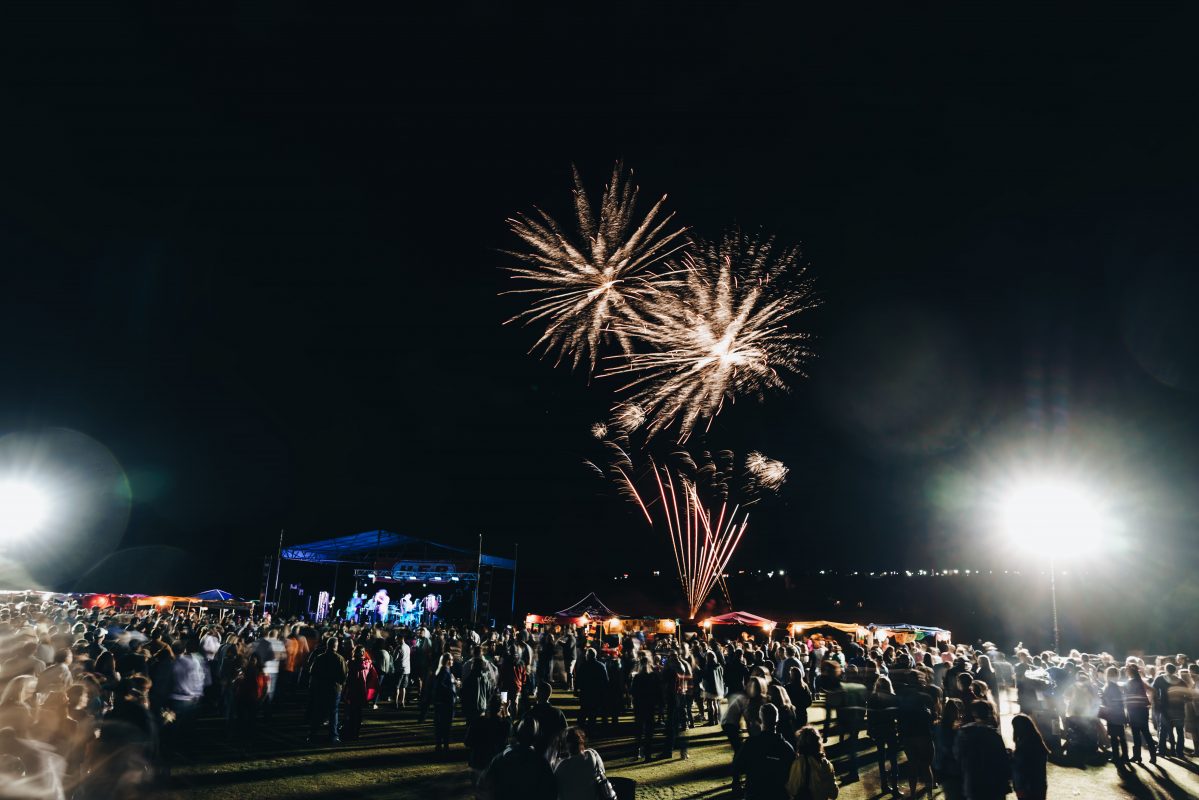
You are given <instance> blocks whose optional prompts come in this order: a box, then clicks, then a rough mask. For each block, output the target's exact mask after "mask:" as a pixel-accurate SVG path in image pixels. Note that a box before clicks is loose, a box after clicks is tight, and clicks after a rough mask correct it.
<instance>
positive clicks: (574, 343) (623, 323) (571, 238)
mask: <svg viewBox="0 0 1199 800" xmlns="http://www.w3.org/2000/svg"><path fill="white" fill-rule="evenodd" d="M630 177H631V173H630V174H629V175H626V174H625V171H624V167H623V165H622V164H621V163H620V162H617V163H616V166H615V168H614V169H613V171H612V179H611V181H610V182H609V183H608V185H607V186H606V187H605V188H604V194H603V197H602V199H601V200H600V207H599V214H598V216H597V215H596V214H595V212H594V211H593V210H592V207H591V201H590V200H589V199H588V197H587V192H586V190H585V189H584V188H583V181H582V178H580V177H579V173H578V170H574V184H575V188H574V200H575V216H576V223H577V226H578V230H577V231H574V232H572V233H570V234H568V233H567V232H566V230H565V229H564V228H563V226H562V225H559V224H558V222H556V221H555V220H554V219H553V218H552V217H550V216H549V215H548V214H546V213H545V212H544V211H542V210H540V209H537V211H536V214H534V215H528V214H518V215H517V216H515V217H513V218H511V219H509V220H508V227H509V229H511V231H512V232H513V233H514V234H516V235H517V236H518V237H519V238H520V239H521V241H522V242H524V244H525V246H526V247H525V249H523V250H505V251H504V252H505V253H506V254H507V255H509V256H512V257H513V258H515V259H517V261H519V262H520V265H518V266H511V267H507V268H506V269H507V270H508V272H509V273H510V274H511V277H512V278H513V279H515V280H518V281H523V282H525V284H526V286H527V288H521V289H513V290H511V291H510V292H505V294H531V295H533V305H532V306H531V307H530V308H528V309H526V310H524V311H522V312H520V313H519V314H517V315H516V316H514V317H512V318H511V319H509V320H508V322H514V321H517V320H520V321H522V322H524V323H525V324H532V323H535V322H544V323H545V324H546V328H545V331H544V332H543V333H542V334H541V336H540V337H539V338H538V340H537V342H536V343H535V344H534V345H533V348H532V349H533V350H542V351H543V353H544V354H546V355H550V354H555V358H556V360H557V361H558V362H562V361H568V362H569V363H570V364H571V366H572V368H578V367H579V366H580V365H586V367H587V369H588V370H590V371H592V372H594V371H595V368H596V364H597V363H598V359H599V357H600V356H599V354H600V350H601V348H602V347H603V344H604V342H605V340H606V339H607V338H613V339H615V340H616V342H617V344H618V345H619V347H620V348H621V349H622V350H623V351H624V352H628V351H630V350H631V349H632V342H631V340H630V337H629V334H628V333H627V332H626V331H627V328H628V326H629V325H630V324H631V323H637V322H641V321H643V320H644V315H645V310H644V309H645V307H646V306H647V305H649V304H651V303H653V302H654V301H655V300H656V298H657V296H658V295H659V294H660V293H661V292H662V291H663V290H664V289H666V288H668V287H669V286H671V285H673V283H674V281H673V280H672V278H671V276H670V275H669V271H668V270H663V269H657V268H656V265H659V264H660V263H661V262H662V260H663V259H665V258H667V257H669V256H670V255H672V254H674V253H676V252H678V251H679V250H680V249H681V248H683V247H685V246H686V244H687V240H686V237H685V229H683V228H674V227H671V221H672V220H673V218H674V214H673V213H670V214H667V213H665V212H664V210H663V205H664V203H665V201H666V196H665V195H663V196H662V198H661V199H660V200H658V202H657V203H655V204H654V205H653V207H652V208H650V210H649V213H648V214H646V215H645V218H644V219H642V220H641V221H640V223H637V222H636V218H635V215H634V209H635V206H636V201H637V187H636V186H634V185H633V184H632V182H631V181H630Z"/></svg>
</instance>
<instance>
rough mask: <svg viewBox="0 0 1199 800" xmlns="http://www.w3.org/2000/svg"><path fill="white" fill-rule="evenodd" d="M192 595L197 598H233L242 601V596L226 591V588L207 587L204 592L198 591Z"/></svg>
mask: <svg viewBox="0 0 1199 800" xmlns="http://www.w3.org/2000/svg"><path fill="white" fill-rule="evenodd" d="M192 597H194V598H196V599H197V600H233V601H235V602H240V601H241V598H240V597H237V596H235V595H234V594H233V593H232V592H226V591H225V590H224V589H206V590H204V591H202V592H196V593H195V594H194V595H192Z"/></svg>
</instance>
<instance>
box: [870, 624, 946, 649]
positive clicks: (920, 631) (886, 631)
mask: <svg viewBox="0 0 1199 800" xmlns="http://www.w3.org/2000/svg"><path fill="white" fill-rule="evenodd" d="M866 627H868V628H869V629H870V630H871V632H872V633H873V634H874V638H875V639H878V640H882V639H887V638H891V637H895V638H898V639H900V640H901V643H904V644H906V643H907V642H913V641H919V640H921V639H925V638H927V637H929V636H932V637H933V638H934V639H936V640H937V641H938V642H948V641H952V639H953V633H952V632H951V631H947V630H945V629H944V628H933V627H929V626H927V625H909V624H907V623H899V624H896V625H882V624H880V623H878V622H872V623H870V624H869V625H867V626H866Z"/></svg>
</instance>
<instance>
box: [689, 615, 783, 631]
mask: <svg viewBox="0 0 1199 800" xmlns="http://www.w3.org/2000/svg"><path fill="white" fill-rule="evenodd" d="M703 625H704V627H705V628H707V627H710V626H712V625H747V626H754V627H758V628H762V629H763V630H773V629H774V627H775V626H776V625H778V623H777V622H775V621H774V620H772V619H766V618H765V617H759V616H758V615H757V614H751V613H749V612H748V611H730V612H729V613H727V614H721V615H720V616H717V617H708V618H707V619H705V620H704V622H703Z"/></svg>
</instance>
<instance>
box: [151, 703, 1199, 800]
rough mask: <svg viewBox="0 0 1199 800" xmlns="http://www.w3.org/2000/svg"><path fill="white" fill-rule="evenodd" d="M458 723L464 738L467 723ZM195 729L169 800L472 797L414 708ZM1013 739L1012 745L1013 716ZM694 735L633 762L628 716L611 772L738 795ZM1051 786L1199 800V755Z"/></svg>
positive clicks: (817, 715)
mask: <svg viewBox="0 0 1199 800" xmlns="http://www.w3.org/2000/svg"><path fill="white" fill-rule="evenodd" d="M556 700H557V701H559V703H560V705H561V706H562V707H563V708H564V710H566V712H567V716H568V718H573V710H574V708H575V705H576V704H575V702H574V698H573V697H570V696H569V695H562V696H558V697H557V698H556ZM1004 710H1005V711H1007V708H1006V706H1005V709H1004ZM431 716H432V715H431V714H430V717H431ZM812 718H813V722H816V723H818V721H819V720H820V719H822V711H821V710H820V709H818V708H817V709H813V714H812ZM456 727H457V734H458V736H459V739H460V738H461V735H462V729H461V722H460V721H459V722H457V723H456ZM196 733H197V742H196V744H195V745H194V746H193V747H190V748H189V753H190V758H189V759H186V760H181V759H175V760H174V761H173V765H172V774H171V778H170V782H169V785H168V786H169V788H168V789H166V790H165V791H163V792H162V793H161V796H162V797H163V798H180V799H181V800H228V799H229V798H233V799H234V800H305V799H306V798H313V799H314V800H315V798H347V799H348V798H370V800H391V799H392V798H395V799H396V800H440V799H441V798H469V797H471V796H472V790H471V784H470V779H469V773H468V770H467V766H466V755H465V751H464V750H463V748H462V747H461V746H460V745H459V746H456V747H455V748H454V749H453V750H452V751H451V753H450V755H449V756H448V757H440V756H436V755H434V753H433V747H432V723H431V722H425V723H424V724H419V723H417V721H416V718H415V713H414V712H413V711H412V710H409V711H407V712H405V713H402V714H401V713H398V712H396V711H394V710H391V709H383V708H380V710H379V711H377V712H373V713H372V712H368V714H367V718H366V722H365V723H364V725H363V732H362V738H361V739H360V740H359V741H357V742H352V743H345V744H341V745H329V744H327V743H324V742H322V743H320V744H314V745H306V744H304V738H305V735H306V733H307V731H306V729H305V726H304V724H303V715H302V713H301V709H300V707H299V706H298V705H296V704H287V703H284V704H283V705H282V707H281V708H280V710H279V712H278V713H277V714H276V715H275V719H274V720H273V721H272V723H270V724H264V725H261V726H260V727H259V735H258V744H257V746H256V747H255V748H254V749H253V750H252V751H250V752H248V753H244V752H242V750H241V749H240V748H239V747H238V746H237V744H236V743H235V742H233V741H231V740H230V739H229V738H228V737H226V735H225V732H224V729H223V726H222V724H221V722H220V721H218V720H216V719H204V720H201V722H200V723H199V728H198V730H197V731H196ZM1005 733H1006V734H1007V735H1008V736H1009V739H1010V730H1009V729H1008V726H1007V724H1006V714H1005ZM690 734H691V736H690V741H691V758H690V759H689V760H687V761H683V760H681V759H679V758H678V757H677V756H676V757H675V758H674V759H673V760H670V761H653V762H649V763H638V762H635V761H634V760H633V759H632V757H631V756H632V748H633V745H632V740H631V738H630V737H631V735H632V722H631V718H627V717H626V718H622V720H621V722H620V724H619V725H618V726H617V727H616V729H614V730H613V731H611V732H610V733H609V734H608V735H606V736H604V737H603V738H602V739H601V740H600V741H599V742H598V743H597V745H598V749H599V750H600V752H601V754H602V755H603V758H604V761H605V763H606V765H607V767H608V772H609V774H610V775H617V776H624V777H629V778H633V779H634V780H636V781H637V783H638V788H637V797H638V798H641V800H682V798H706V799H710V800H715V799H716V798H729V797H731V796H732V795H731V792H730V790H729V781H728V768H729V763H730V758H731V751H730V749H729V746H728V744H727V742H726V741H725V739H724V737H723V736H722V734H721V733H720V730H719V729H718V728H715V727H704V728H696V729H694V730H692V731H691V732H690ZM861 746H862V748H863V750H862V752H861V755H860V766H861V776H862V779H861V781H859V782H858V783H854V784H849V785H846V786H844V787H843V788H842V791H841V798H843V799H845V800H859V798H876V797H882V796H883V795H881V794H880V793H879V791H878V789H879V785H878V771H877V769H876V768H875V767H874V762H873V760H872V757H873V754H872V751H870V750H869V747H870V746H869V742H868V741H867V742H865V743H864V744H862V745H861ZM830 751H831V754H832V755H833V757H834V760H835V761H837V763H838V767H839V768H840V766H841V764H842V763H843V762H842V760H841V757H842V754H841V753H840V752H839V748H838V746H837V744H836V738H835V737H834V738H833V744H832V746H831V748H830ZM900 769H901V771H902V769H903V767H902V766H901V767H900ZM1049 785H1050V789H1049V797H1050V798H1096V799H1097V800H1100V799H1104V798H1117V799H1119V798H1138V799H1140V800H1151V799H1153V798H1161V799H1162V800H1180V799H1181V798H1199V759H1197V760H1196V762H1195V764H1191V763H1187V762H1181V761H1176V760H1167V759H1159V760H1158V766H1155V767H1151V766H1149V765H1148V763H1146V765H1145V766H1143V767H1135V768H1133V769H1131V770H1119V771H1118V770H1117V769H1116V768H1115V767H1114V766H1111V765H1107V766H1103V767H1092V768H1088V769H1076V768H1068V767H1062V766H1054V765H1051V766H1050V775H1049ZM939 795H940V793H939V792H938V796H939ZM1012 797H1013V798H1014V795H1012Z"/></svg>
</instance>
